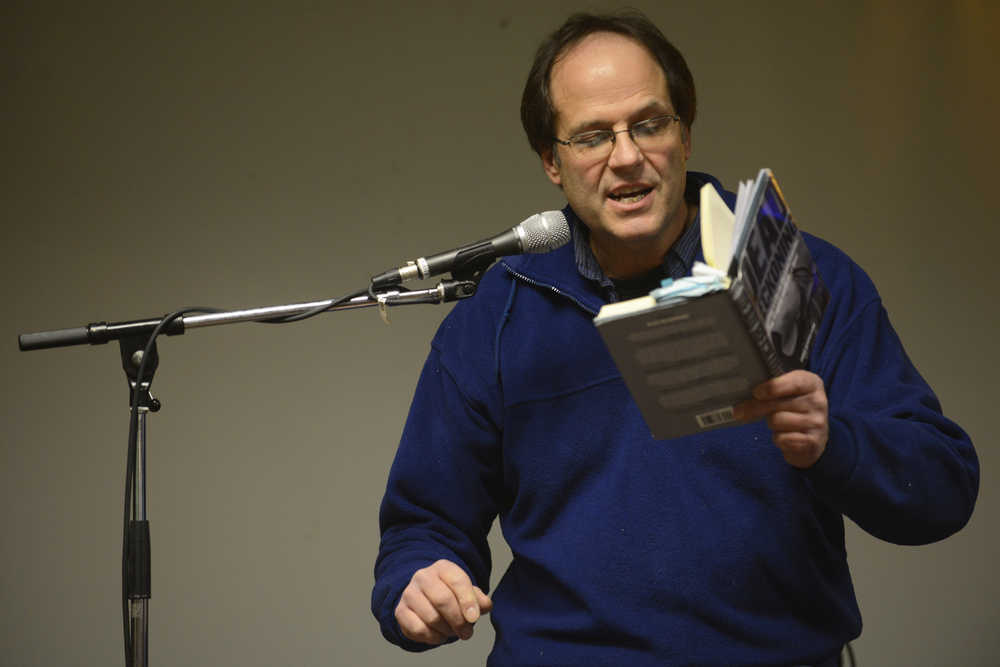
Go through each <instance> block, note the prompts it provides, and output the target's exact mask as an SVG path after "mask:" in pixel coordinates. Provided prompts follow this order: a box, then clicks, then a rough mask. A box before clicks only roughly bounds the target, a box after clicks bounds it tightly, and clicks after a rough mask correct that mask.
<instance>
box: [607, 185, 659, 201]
mask: <svg viewBox="0 0 1000 667" xmlns="http://www.w3.org/2000/svg"><path fill="white" fill-rule="evenodd" d="M652 190H653V188H639V189H637V190H623V191H622V192H613V193H610V194H608V197H610V198H611V199H614V200H615V201H619V202H622V203H623V204H634V203H635V202H637V201H640V200H641V199H642V198H643V197H645V196H646V195H648V194H649V193H650V192H652Z"/></svg>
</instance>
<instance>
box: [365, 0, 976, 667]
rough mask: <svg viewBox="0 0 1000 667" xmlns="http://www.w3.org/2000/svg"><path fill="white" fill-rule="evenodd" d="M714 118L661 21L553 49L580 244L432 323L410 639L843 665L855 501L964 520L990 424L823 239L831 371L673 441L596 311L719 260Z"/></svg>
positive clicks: (548, 656) (533, 107)
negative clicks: (972, 434) (504, 559)
mask: <svg viewBox="0 0 1000 667" xmlns="http://www.w3.org/2000/svg"><path fill="white" fill-rule="evenodd" d="M695 108H696V105H695V92H694V83H693V80H692V79H691V75H690V73H689V72H688V68H687V66H686V65H685V63H684V60H683V58H682V56H681V55H680V53H679V52H677V50H676V49H674V47H673V46H671V45H670V43H669V42H667V41H666V39H664V37H663V36H662V34H660V33H659V31H658V30H657V29H656V28H655V27H654V26H652V25H651V24H650V23H649V22H648V21H646V20H645V19H644V18H643V17H641V16H638V15H634V14H629V15H619V16H588V15H577V16H574V17H571V18H570V19H569V20H568V21H567V22H566V23H565V24H564V25H563V26H562V27H561V28H560V29H559V30H557V31H556V32H555V33H554V34H553V35H552V36H551V37H550V38H549V39H548V40H547V41H546V42H545V43H544V44H543V45H542V47H541V48H540V49H539V51H538V54H537V56H536V60H535V64H534V67H533V69H532V72H531V74H530V75H529V79H528V83H527V85H526V87H525V94H524V98H523V101H522V120H523V122H524V126H525V130H526V131H527V133H528V137H529V141H530V142H531V144H532V147H533V148H534V149H535V150H536V152H538V154H539V156H540V157H541V161H542V166H543V168H544V170H545V173H546V175H547V176H548V178H549V179H550V180H551V181H552V182H553V183H554V184H556V185H557V186H559V187H560V188H562V190H563V192H564V193H565V195H566V198H567V200H568V202H569V205H568V207H567V208H566V214H567V218H568V219H569V220H570V222H571V225H572V232H573V243H571V244H568V245H566V246H564V247H563V248H560V249H559V250H556V251H554V252H551V253H548V254H543V255H523V256H519V257H515V258H511V259H508V260H505V261H504V262H501V264H500V265H498V266H496V267H494V268H493V269H492V270H491V271H489V272H488V273H487V275H486V276H485V277H484V279H483V281H482V284H481V286H480V288H479V292H478V294H477V295H476V297H475V298H473V299H470V300H468V301H465V302H462V303H460V304H458V305H457V306H456V307H455V309H454V310H453V311H452V312H451V313H450V314H449V316H448V317H447V318H446V320H445V322H444V323H443V324H442V326H441V328H440V329H439V331H438V333H437V335H436V336H435V338H434V341H433V344H432V347H431V353H430V355H429V357H428V360H427V363H426V365H425V368H424V371H423V374H422V375H421V379H420V383H419V386H418V389H417V393H416V397H415V398H414V402H413V406H412V408H411V412H410V416H409V418H408V420H407V424H406V428H405V430H404V433H403V438H402V441H401V443H400V446H399V450H398V452H397V456H396V460H395V462H394V464H393V467H392V470H391V472H390V475H389V483H388V488H387V491H386V495H385V499H384V501H383V505H382V510H381V527H382V543H381V548H380V552H379V556H378V560H377V562H376V568H375V574H376V584H375V589H374V592H373V596H372V609H373V611H374V613H375V616H376V617H377V618H378V620H379V622H380V625H381V627H382V632H383V634H384V635H385V636H386V637H387V638H388V639H389V640H390V641H393V642H395V643H397V644H399V645H400V646H402V647H404V648H406V649H409V650H423V649H427V648H430V647H432V646H435V645H437V644H441V643H444V642H447V641H451V640H453V639H454V638H468V637H469V636H471V634H472V627H473V625H474V624H475V622H476V621H477V620H478V619H479V617H480V616H481V615H482V614H484V613H486V612H490V611H492V616H491V620H492V623H493V625H494V627H495V629H496V642H495V645H494V648H493V651H492V653H491V654H490V658H489V663H488V664H490V665H580V664H594V665H630V666H636V665H674V664H692V665H834V664H837V661H838V656H839V654H840V651H841V648H842V646H843V645H844V643H845V642H847V641H849V640H851V639H853V638H855V637H857V636H858V635H859V633H860V629H861V619H860V613H859V611H858V607H857V601H856V600H855V596H854V592H853V588H852V585H851V580H850V575H849V572H848V568H847V561H846V553H845V549H844V532H843V519H842V516H843V515H847V516H849V517H850V518H852V519H853V520H854V521H855V522H857V523H858V524H859V525H860V526H861V527H862V528H864V529H865V530H867V531H869V532H871V533H872V534H874V535H876V536H878V537H881V538H883V539H886V540H889V541H892V542H897V543H902V544H917V543H926V542H931V541H934V540H938V539H942V538H944V537H946V536H947V535H949V534H951V533H953V532H954V531H956V530H958V529H959V528H960V527H962V526H963V525H964V524H965V523H966V522H967V521H968V518H969V516H970V515H971V512H972V508H973V505H974V502H975V498H976V495H977V491H978V480H979V476H978V475H979V472H978V462H977V459H976V456H975V452H974V450H973V449H972V444H971V442H970V441H969V438H968V436H967V435H966V434H965V433H964V432H963V431H962V430H961V429H960V428H959V427H957V426H956V425H955V424H953V423H952V422H950V421H949V420H947V419H946V418H945V417H943V416H942V415H941V412H940V408H939V405H938V403H937V400H936V398H935V397H934V395H933V393H932V391H931V390H930V388H929V387H928V386H927V385H926V384H925V383H924V381H923V380H922V379H921V378H920V376H919V375H918V373H917V371H916V370H915V368H914V367H913V366H912V364H911V363H910V362H909V360H908V359H907V357H906V354H905V353H904V351H903V349H902V347H901V345H900V343H899V341H898V339H897V338H896V336H895V333H894V332H893V330H892V328H891V326H890V324H889V322H888V319H887V315H886V313H885V310H884V309H883V308H882V306H881V302H880V301H879V299H878V295H877V293H876V291H875V289H874V287H873V286H872V285H871V283H870V281H869V280H868V278H867V277H866V276H865V275H864V273H863V272H862V271H861V270H860V269H859V268H858V267H857V266H856V265H854V264H853V263H852V262H851V261H850V259H848V258H847V257H846V256H845V255H844V254H843V253H841V252H840V251H838V250H837V249H835V248H833V247H832V246H830V245H829V244H827V243H825V242H823V241H821V240H819V239H816V238H814V237H811V236H808V235H807V236H806V239H807V243H808V244H809V247H810V250H811V252H812V254H813V257H814V258H815V260H816V262H817V265H818V266H819V270H820V273H821V274H822V276H823V278H824V280H825V281H826V283H827V286H828V287H829V288H830V291H831V302H830V304H829V306H828V307H827V312H826V315H825V317H824V320H823V324H822V327H821V329H820V331H819V332H818V334H817V338H816V343H815V347H814V350H813V353H812V357H811V359H810V364H809V368H808V369H807V370H800V371H794V372H792V373H788V374H786V375H782V376H780V377H777V378H774V379H773V380H771V381H768V382H766V383H764V384H762V385H760V386H759V387H757V388H756V389H755V390H754V398H753V400H751V401H748V402H747V403H745V404H744V405H742V406H740V408H739V411H740V413H741V415H740V416H741V418H742V420H743V421H744V422H745V423H744V424H743V425H741V426H736V427H732V428H726V429H720V430H716V431H711V432H708V433H704V434H699V435H693V436H689V437H686V438H680V439H677V440H674V441H655V440H653V439H652V437H651V436H650V433H649V430H648V429H647V427H646V426H645V424H644V422H643V421H642V418H641V416H640V415H639V412H638V408H637V407H636V405H635V403H634V402H633V401H632V399H631V398H630V396H629V395H628V392H627V390H626V388H625V386H624V383H623V382H622V379H621V376H620V375H619V373H618V372H617V370H616V368H615V366H614V363H613V362H612V361H611V358H610V357H609V355H608V353H607V351H606V349H605V348H604V346H603V343H602V342H601V340H600V337H599V335H598V334H597V332H596V329H595V328H594V326H593V324H592V322H591V319H592V318H593V315H594V314H595V313H596V311H597V310H598V309H599V308H600V306H601V305H602V304H604V303H606V302H608V301H611V300H616V299H619V298H624V297H630V296H634V295H636V294H640V293H644V292H647V291H648V290H649V289H650V288H651V287H655V286H656V285H657V284H658V283H659V281H660V279H661V278H663V277H668V276H670V277H680V276H681V275H685V274H686V273H688V272H689V271H690V267H691V264H692V263H693V261H694V260H695V259H696V258H699V257H700V255H699V252H700V248H699V246H700V237H699V231H698V229H699V227H698V210H697V201H698V200H697V193H698V190H699V188H700V186H701V185H702V184H703V183H706V182H709V183H713V184H714V185H716V187H718V189H720V190H721V189H722V188H721V185H720V184H718V182H717V181H716V180H715V179H713V178H712V177H711V176H708V175H706V174H697V173H693V172H691V173H689V172H687V170H686V163H687V160H688V159H689V157H690V155H691V150H692V135H691V126H692V124H693V122H694V116H695ZM726 196H727V197H729V201H730V204H731V203H732V196H731V195H729V194H727V195H726ZM498 515H499V517H500V522H501V527H502V528H503V532H504V536H505V538H506V540H507V542H508V543H509V544H510V547H511V551H512V553H513V561H512V563H511V566H510V568H509V569H508V570H507V572H506V573H505V574H504V576H503V578H502V580H501V581H500V583H499V584H498V586H497V587H496V590H495V592H494V593H493V596H492V599H491V598H490V597H489V596H487V595H486V593H485V590H486V589H487V587H488V581H489V575H490V566H491V561H490V553H489V547H488V544H487V540H486V537H487V533H488V531H489V528H490V525H491V523H492V521H493V519H494V517H496V516H498Z"/></svg>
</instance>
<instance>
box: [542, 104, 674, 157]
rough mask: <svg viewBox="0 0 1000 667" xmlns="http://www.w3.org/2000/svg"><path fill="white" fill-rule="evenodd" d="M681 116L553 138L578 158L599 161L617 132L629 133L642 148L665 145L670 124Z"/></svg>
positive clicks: (660, 117)
mask: <svg viewBox="0 0 1000 667" xmlns="http://www.w3.org/2000/svg"><path fill="white" fill-rule="evenodd" d="M680 120H681V117H680V116H677V115H675V114H664V115H662V116H654V117H653V118H647V119H646V120H642V121H639V122H638V123H635V124H633V125H630V126H629V127H627V128H625V129H624V130H590V131H589V132H580V133H579V134H574V135H573V136H572V137H570V138H569V139H560V138H558V137H553V138H552V140H553V141H555V142H556V143H558V144H562V145H563V146H569V147H570V149H571V150H572V151H573V152H574V153H576V154H577V155H578V156H579V157H581V158H585V159H589V160H598V159H604V158H606V157H608V156H609V155H611V151H612V149H613V147H614V145H615V141H616V140H617V135H619V134H621V133H622V132H628V134H629V136H630V137H631V138H632V141H633V142H634V143H635V145H636V146H638V147H639V148H640V149H641V150H656V149H658V148H662V147H663V146H665V145H666V140H667V138H668V137H669V136H670V126H671V124H672V123H679V122H680Z"/></svg>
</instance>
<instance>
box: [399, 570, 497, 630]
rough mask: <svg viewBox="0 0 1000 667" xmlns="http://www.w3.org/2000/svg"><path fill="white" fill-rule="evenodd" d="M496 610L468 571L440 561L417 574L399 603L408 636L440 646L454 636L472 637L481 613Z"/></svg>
mask: <svg viewBox="0 0 1000 667" xmlns="http://www.w3.org/2000/svg"><path fill="white" fill-rule="evenodd" d="M492 609H493V601H492V600H490V598H489V597H488V596H487V595H486V593H483V591H482V590H481V589H480V588H479V587H477V586H474V585H473V584H472V580H471V579H469V575H467V574H466V573H465V570H463V569H462V568H460V567H459V566H458V565H456V564H455V563H452V562H451V561H449V560H439V561H437V562H436V563H434V564H433V565H428V566H427V567H425V568H423V569H421V570H417V571H416V572H415V573H414V574H413V577H412V578H411V579H410V583H409V584H407V586H406V588H405V589H403V595H402V596H401V597H400V598H399V604H398V605H396V621H397V622H398V623H399V629H400V630H402V631H403V635H405V636H406V638H407V639H411V640H413V641H416V642H421V643H423V644H433V645H437V644H442V643H444V642H445V641H446V640H448V639H449V638H450V637H461V638H462V639H468V638H469V637H471V636H472V626H473V625H474V624H475V622H476V621H478V620H479V617H480V615H482V614H485V613H487V612H489V611H490V610H492Z"/></svg>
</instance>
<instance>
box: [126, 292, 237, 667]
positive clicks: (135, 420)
mask: <svg viewBox="0 0 1000 667" xmlns="http://www.w3.org/2000/svg"><path fill="white" fill-rule="evenodd" d="M218 312H221V311H220V310H218V309H217V308H201V307H198V308H183V309H181V310H177V311H174V312H172V313H170V314H169V315H166V316H164V318H163V319H162V320H160V322H159V323H158V324H157V325H156V328H155V329H153V332H152V333H151V334H149V340H148V341H147V343H146V347H145V348H144V349H143V352H142V360H141V361H140V362H139V371H138V374H137V375H136V381H135V386H134V387H133V388H132V403H131V406H130V407H131V409H130V414H129V424H128V454H127V456H126V462H125V512H124V515H125V516H124V520H123V523H124V525H123V527H122V626H123V628H122V629H123V637H124V641H125V665H126V667H132V664H133V663H132V642H133V639H134V638H133V637H132V628H131V627H130V625H129V613H128V611H129V610H128V593H127V589H128V567H127V564H128V557H129V554H128V532H129V530H128V529H129V521H130V518H129V517H130V515H131V512H132V486H133V484H135V479H134V477H133V472H134V471H133V468H135V459H136V456H137V449H138V435H139V397H140V396H141V392H142V391H143V386H142V379H143V376H144V375H145V374H146V361H147V360H148V359H149V355H150V354H151V353H152V350H153V344H154V343H155V342H156V337H157V336H159V335H160V333H162V331H163V330H164V329H165V328H166V327H167V326H168V325H169V324H170V323H171V322H173V321H174V320H176V319H177V318H178V317H182V316H183V315H186V314H188V313H218ZM152 384H153V380H152V378H150V381H149V384H148V385H147V386H146V389H145V391H147V392H148V391H149V387H151V386H152Z"/></svg>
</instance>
